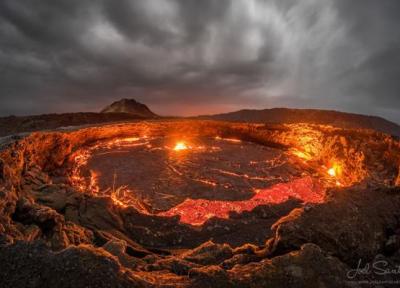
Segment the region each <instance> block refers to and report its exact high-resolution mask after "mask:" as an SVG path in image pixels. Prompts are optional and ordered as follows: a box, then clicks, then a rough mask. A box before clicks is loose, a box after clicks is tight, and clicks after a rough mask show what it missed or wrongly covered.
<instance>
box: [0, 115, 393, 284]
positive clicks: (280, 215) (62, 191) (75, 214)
mask: <svg viewBox="0 0 400 288" xmlns="http://www.w3.org/2000/svg"><path fill="white" fill-rule="evenodd" d="M182 133H185V134H190V135H201V136H212V137H214V136H216V135H222V136H226V137H236V138H240V139H241V140H245V141H251V142H253V143H258V144H260V145H266V146H269V147H275V148H276V147H278V148H279V149H282V150H285V151H288V153H291V152H294V153H296V154H298V155H300V156H304V159H303V160H304V161H305V162H307V163H306V164H305V165H306V166H307V167H309V168H310V169H312V171H313V173H314V177H317V178H319V179H321V181H323V183H325V185H326V193H325V196H324V201H323V202H322V203H314V204H304V203H301V202H299V201H298V200H295V199H289V200H288V201H286V202H284V203H280V204H270V205H263V206H258V207H256V208H255V209H254V210H252V211H249V212H246V213H242V214H235V213H232V214H231V215H230V218H229V219H218V218H211V219H209V220H208V221H207V222H206V223H204V225H203V226H201V227H192V226H190V225H186V224H184V223H181V222H180V221H179V217H176V216H174V217H160V216H157V215H151V214H144V213H141V211H139V210H138V209H137V207H133V206H123V205H119V204H118V203H116V202H115V201H114V200H113V199H112V198H111V197H98V196H96V195H93V194H91V193H84V192H81V191H78V190H77V189H76V188H74V186H73V185H72V182H71V179H70V176H71V174H70V173H71V170H70V168H71V161H72V156H73V155H74V153H75V152H76V151H77V150H79V149H80V148H81V147H84V146H86V145H90V144H93V143H96V142H97V141H102V140H105V139H114V138H118V137H127V136H140V135H144V134H146V135H156V136H165V135H174V134H182ZM0 149H1V150H0V159H1V161H0V286H1V287H374V285H375V284H376V283H378V281H381V282H379V283H380V285H381V286H380V287H396V283H398V282H396V281H399V280H400V271H398V269H399V268H398V267H399V265H400V250H399V249H400V187H399V185H400V174H399V168H400V143H399V142H398V141H397V140H396V139H393V138H392V137H390V136H388V135H385V134H382V133H376V132H372V131H366V130H350V129H349V130H347V129H339V128H332V127H329V126H315V125H296V124H293V125H273V126H271V125H251V124H229V123H223V122H210V121H177V122H166V121H165V122H162V121H160V122H151V123H146V122H138V123H132V124H118V125H117V124H113V125H104V126H98V127H91V128H84V129H73V130H72V131H68V132H66V131H58V132H57V131H55V132H42V133H33V134H31V135H29V136H26V137H24V138H21V137H14V138H11V139H7V142H6V143H3V144H2V147H1V148H0ZM332 161H334V162H335V163H338V165H340V167H341V169H340V173H338V175H337V177H338V180H337V181H340V185H337V183H334V182H333V183H330V182H329V179H327V180H324V179H323V178H324V176H323V175H324V174H323V173H324V172H323V171H325V170H323V169H322V168H321V167H325V166H328V165H329V164H330V162H332ZM320 168H321V171H320ZM232 231H233V232H232ZM238 231H239V232H240V231H243V233H242V234H246V237H247V238H246V239H245V240H246V241H247V243H243V241H242V240H243V239H244V238H241V239H240V240H241V241H236V242H235V241H234V240H235V239H231V238H234V237H238V236H234V235H239V234H240V233H237V232H238ZM234 232H235V233H234ZM257 237H258V238H260V237H262V241H254V239H255V238H257ZM246 241H245V242H246ZM377 263H378V264H377ZM374 264H375V266H374ZM366 265H370V266H369V267H375V268H379V269H375V270H374V269H372V268H371V269H370V270H368V269H363V270H360V269H359V270H357V269H356V268H357V267H359V268H365V267H366ZM357 272H358V273H357ZM374 283H375V284H374Z"/></svg>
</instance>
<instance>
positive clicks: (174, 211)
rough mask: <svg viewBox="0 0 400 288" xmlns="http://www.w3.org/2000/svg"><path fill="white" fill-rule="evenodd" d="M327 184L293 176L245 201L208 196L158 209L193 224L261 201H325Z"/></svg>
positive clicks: (164, 213) (258, 204)
mask: <svg viewBox="0 0 400 288" xmlns="http://www.w3.org/2000/svg"><path fill="white" fill-rule="evenodd" d="M324 191H325V190H324V188H323V186H322V185H321V184H320V183H319V182H318V181H316V180H314V179H312V178H311V177H304V178H300V179H296V180H293V181H292V182H289V183H280V184H277V185H274V186H272V187H270V188H267V189H262V190H258V191H256V192H257V194H256V195H254V196H253V197H252V198H251V199H249V200H244V201H212V200H205V199H186V200H185V201H184V202H182V203H181V204H179V205H177V206H175V207H173V208H171V209H170V210H168V211H165V212H162V213H159V214H158V215H159V216H176V215H179V216H180V222H182V223H186V224H190V225H194V226H196V225H203V224H204V223H205V222H206V221H207V220H208V219H210V218H212V217H218V218H224V219H228V218H229V214H230V213H231V212H233V211H235V212H237V213H241V212H243V211H252V210H253V209H254V208H256V207H257V206H260V205H268V204H279V203H283V202H285V201H287V200H289V199H290V198H296V199H299V200H301V201H303V202H307V203H322V202H323V198H324Z"/></svg>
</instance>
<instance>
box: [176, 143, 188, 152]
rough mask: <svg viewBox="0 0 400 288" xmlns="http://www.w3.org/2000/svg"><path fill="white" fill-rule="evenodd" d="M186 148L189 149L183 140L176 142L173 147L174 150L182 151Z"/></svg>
mask: <svg viewBox="0 0 400 288" xmlns="http://www.w3.org/2000/svg"><path fill="white" fill-rule="evenodd" d="M187 149H189V147H188V146H187V145H186V143H185V142H178V143H176V145H175V147H174V151H182V150H187Z"/></svg>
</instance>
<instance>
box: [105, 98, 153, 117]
mask: <svg viewBox="0 0 400 288" xmlns="http://www.w3.org/2000/svg"><path fill="white" fill-rule="evenodd" d="M101 113H127V114H132V115H136V116H140V117H144V118H154V117H156V116H157V115H156V114H154V113H153V112H152V111H151V110H150V109H149V108H148V107H147V106H146V105H144V104H142V103H139V102H137V101H136V100H135V99H122V100H119V101H116V102H114V103H112V104H111V105H110V106H107V107H106V108H104V109H103V110H101Z"/></svg>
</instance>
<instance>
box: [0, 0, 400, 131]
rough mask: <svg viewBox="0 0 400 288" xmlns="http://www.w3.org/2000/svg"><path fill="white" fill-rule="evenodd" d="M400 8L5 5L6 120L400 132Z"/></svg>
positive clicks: (1, 98)
mask: <svg viewBox="0 0 400 288" xmlns="http://www.w3.org/2000/svg"><path fill="white" fill-rule="evenodd" d="M399 48H400V1H399V0H265V1H261V0H231V1H229V0H132V1H129V0H118V1H115V0H99V1H95V0H90V1H89V0H57V1H55V0H29V1H26V0H1V1H0V115H10V114H14V115H24V114H39V113H50V112H69V111H97V110H100V109H101V108H102V107H103V106H105V105H107V104H109V103H111V102H113V101H115V100H118V99H120V98H135V99H136V100H138V101H141V102H143V103H145V104H148V106H149V107H150V108H151V109H152V110H154V111H155V112H156V113H159V114H163V115H172V114H175V115H193V114H204V113H216V112H227V111H232V110H236V109H242V108H260V109H261V108H271V107H299V108H325V109H337V110H342V111H349V112H357V113H364V114H374V115H379V116H383V117H385V118H388V119H390V120H393V121H396V122H398V123H400V95H399V94H400V49H399Z"/></svg>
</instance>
